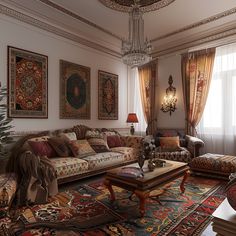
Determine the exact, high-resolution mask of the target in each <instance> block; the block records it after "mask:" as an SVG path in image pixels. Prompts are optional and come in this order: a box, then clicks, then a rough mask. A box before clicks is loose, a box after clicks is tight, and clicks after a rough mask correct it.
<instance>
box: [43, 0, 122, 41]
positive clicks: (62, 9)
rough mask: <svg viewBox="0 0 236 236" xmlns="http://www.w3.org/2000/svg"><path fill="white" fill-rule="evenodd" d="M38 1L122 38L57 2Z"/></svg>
mask: <svg viewBox="0 0 236 236" xmlns="http://www.w3.org/2000/svg"><path fill="white" fill-rule="evenodd" d="M39 1H40V2H42V3H44V4H45V5H47V6H50V7H52V8H54V9H56V10H58V11H60V12H62V13H64V14H66V15H68V16H71V17H72V18H74V19H76V20H79V21H81V22H83V23H85V24H87V25H89V26H92V27H94V28H96V29H98V30H100V31H102V32H103V33H106V34H109V35H111V36H113V37H115V38H117V39H119V40H121V39H122V37H121V36H119V35H116V34H114V33H112V32H111V31H109V30H106V29H104V28H102V27H101V26H99V25H97V24H95V23H93V22H91V21H89V20H87V19H86V18H83V17H82V16H80V15H78V14H75V13H74V12H72V11H70V10H68V9H66V8H64V7H62V6H60V5H58V4H56V3H54V2H52V1H50V0H39Z"/></svg>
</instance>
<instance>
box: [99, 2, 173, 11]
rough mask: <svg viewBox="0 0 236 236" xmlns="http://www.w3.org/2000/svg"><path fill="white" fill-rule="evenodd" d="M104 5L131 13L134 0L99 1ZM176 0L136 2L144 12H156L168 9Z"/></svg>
mask: <svg viewBox="0 0 236 236" xmlns="http://www.w3.org/2000/svg"><path fill="white" fill-rule="evenodd" d="M99 1H100V2H101V3H102V4H103V5H105V6H106V7H109V8H111V9H113V10H117V11H122V12H129V11H130V10H131V8H132V5H134V2H135V1H134V0H99ZM174 1H175V0H139V1H136V2H137V3H138V5H140V8H141V10H142V11H143V12H148V11H155V10H158V9H160V8H162V7H166V6H168V5H169V4H171V3H172V2H174Z"/></svg>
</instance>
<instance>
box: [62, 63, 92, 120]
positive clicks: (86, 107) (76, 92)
mask: <svg viewBox="0 0 236 236" xmlns="http://www.w3.org/2000/svg"><path fill="white" fill-rule="evenodd" d="M60 118H61V119H90V68H89V67H86V66H81V65H77V64H74V63H71V62H68V61H64V60H60Z"/></svg>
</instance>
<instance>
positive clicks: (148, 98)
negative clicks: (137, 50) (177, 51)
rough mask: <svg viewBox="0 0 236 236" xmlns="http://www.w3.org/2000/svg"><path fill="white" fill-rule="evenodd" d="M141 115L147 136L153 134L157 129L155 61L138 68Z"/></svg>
mask: <svg viewBox="0 0 236 236" xmlns="http://www.w3.org/2000/svg"><path fill="white" fill-rule="evenodd" d="M138 72H139V82H140V93H141V101H142V106H143V113H144V117H145V120H146V122H147V129H146V133H147V134H150V135H151V134H154V133H155V131H156V127H157V124H156V123H157V122H156V121H157V119H156V117H157V102H156V101H157V99H156V86H157V61H155V62H151V63H148V64H146V65H144V66H142V67H139V68H138Z"/></svg>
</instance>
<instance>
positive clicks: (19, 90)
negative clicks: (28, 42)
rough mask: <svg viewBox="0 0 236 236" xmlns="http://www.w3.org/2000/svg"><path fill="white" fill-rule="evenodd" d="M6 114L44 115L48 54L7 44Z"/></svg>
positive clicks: (15, 115) (34, 116) (29, 116)
mask: <svg viewBox="0 0 236 236" xmlns="http://www.w3.org/2000/svg"><path fill="white" fill-rule="evenodd" d="M8 94H9V98H8V107H9V108H8V116H9V117H12V118H48V57H47V56H45V55H41V54H38V53H34V52H30V51H26V50H22V49H19V48H14V47H11V46H8Z"/></svg>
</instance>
